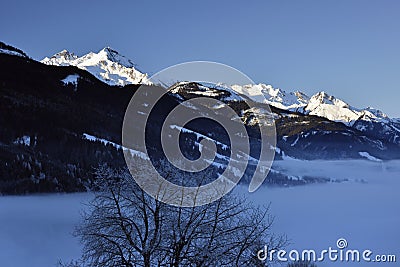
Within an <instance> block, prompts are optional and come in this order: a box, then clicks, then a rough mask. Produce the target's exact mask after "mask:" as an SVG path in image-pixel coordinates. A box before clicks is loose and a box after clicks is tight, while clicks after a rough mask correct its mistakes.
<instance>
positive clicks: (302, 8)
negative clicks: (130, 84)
mask: <svg viewBox="0 0 400 267" xmlns="http://www.w3.org/2000/svg"><path fill="white" fill-rule="evenodd" d="M1 1H2V2H3V3H1V7H2V8H1V10H0V25H1V26H0V40H2V41H4V42H6V43H8V44H11V45H14V46H16V47H18V48H21V49H22V50H24V51H25V52H27V53H28V54H29V55H30V56H31V57H33V58H35V59H42V58H43V57H45V56H49V55H52V54H54V53H56V52H58V51H60V50H62V49H68V50H70V51H73V52H75V53H76V54H78V55H82V54H84V53H87V52H89V51H92V50H93V51H97V50H100V49H101V48H103V47H104V46H111V47H113V48H114V49H116V50H117V51H119V52H120V53H121V54H123V55H125V56H127V57H129V58H131V59H132V60H133V61H135V62H136V63H137V64H138V65H139V66H140V69H141V70H143V71H145V72H150V73H155V72H157V71H160V70H161V69H163V68H165V67H168V66H171V65H174V64H177V63H182V62H185V61H192V60H210V61H217V62H221V63H224V64H228V65H230V66H232V67H235V68H237V69H239V70H241V71H242V72H244V73H245V74H247V75H248V76H249V77H250V78H252V79H253V80H254V81H256V82H263V83H270V84H272V85H273V86H275V87H279V88H282V89H284V90H288V91H292V90H301V91H304V92H305V93H307V94H310V95H311V94H313V93H315V92H317V91H322V90H324V91H326V92H328V93H330V94H333V95H335V96H337V97H339V98H342V99H344V100H345V101H347V102H349V103H350V104H352V105H354V106H356V107H366V106H373V107H375V108H379V109H381V110H383V111H384V112H386V113H387V114H388V115H390V116H394V117H400V109H399V107H398V106H399V104H398V103H400V90H399V89H400V85H399V84H400V83H399V80H400V75H399V72H400V31H399V29H400V16H399V14H400V2H399V1H395V0H393V1H388V0H383V1H352V0H349V1H345V0H339V1H307V0H305V1H232V0H231V1H224V0H221V1H208V0H204V1H196V2H195V1H144V0H143V1H140V2H139V1H125V2H124V1H113V2H111V1H107V2H106V1H93V0H88V1H76V0H73V1H68V2H66V1H41V2H39V1H28V0H26V1H20V0H16V1H4V0H1Z"/></svg>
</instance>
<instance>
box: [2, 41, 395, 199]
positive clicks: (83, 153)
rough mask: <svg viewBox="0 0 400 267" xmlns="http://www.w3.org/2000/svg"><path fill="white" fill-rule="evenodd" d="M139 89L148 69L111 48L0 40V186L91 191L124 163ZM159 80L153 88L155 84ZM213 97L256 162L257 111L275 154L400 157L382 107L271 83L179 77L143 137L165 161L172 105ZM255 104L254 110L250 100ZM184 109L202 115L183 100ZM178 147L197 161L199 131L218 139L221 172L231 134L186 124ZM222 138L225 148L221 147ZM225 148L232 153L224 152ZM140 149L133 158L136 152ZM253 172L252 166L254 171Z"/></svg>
mask: <svg viewBox="0 0 400 267" xmlns="http://www.w3.org/2000/svg"><path fill="white" fill-rule="evenodd" d="M140 85H144V86H145V87H146V88H148V89H147V90H151V88H152V82H151V80H150V79H149V78H148V75H147V74H145V73H142V72H140V71H139V70H138V69H137V66H136V65H135V64H134V63H133V62H132V61H131V60H129V59H127V58H125V57H124V56H122V55H120V54H119V53H118V52H117V51H115V50H113V49H111V48H108V47H107V48H104V49H102V50H101V51H99V52H98V53H92V52H91V53H88V54H86V55H84V56H82V57H78V56H76V55H75V54H73V53H70V52H68V51H66V50H64V51H61V52H60V53H57V54H55V55H54V56H52V57H50V58H45V59H43V60H42V62H38V61H35V60H33V59H31V58H29V57H28V56H27V55H26V54H25V53H24V52H23V51H21V50H20V49H17V48H14V47H12V46H9V45H6V44H4V43H0V92H1V96H0V114H1V115H0V125H2V127H1V129H0V164H1V165H2V166H3V167H2V168H1V170H0V192H1V193H3V194H20V193H29V192H55V191H56V192H74V191H83V190H88V189H91V188H92V187H93V185H94V184H95V183H94V179H95V178H94V175H93V172H94V171H93V169H94V168H95V167H96V166H97V165H98V164H99V163H101V162H106V163H107V164H110V165H113V166H115V167H123V166H124V164H125V162H124V159H123V155H122V148H121V126H122V121H123V117H124V113H125V110H126V107H127V105H128V103H129V101H130V99H131V97H132V96H133V95H134V94H135V92H136V91H137V88H138V87H139V86H140ZM153 86H154V85H153ZM198 96H207V97H213V98H215V99H218V100H220V101H222V102H224V103H225V104H226V105H229V106H230V107H232V109H233V110H235V111H236V112H237V114H240V116H241V118H242V120H243V122H244V123H245V125H246V127H247V129H248V131H249V136H250V137H251V140H250V142H251V147H252V149H251V151H250V154H251V155H250V156H251V157H252V158H255V159H257V156H258V154H259V145H258V144H259V139H260V133H259V131H257V129H256V127H254V124H253V122H252V115H251V112H263V110H266V108H267V107H266V105H269V106H270V107H271V111H272V112H273V114H274V118H275V125H276V131H277V146H276V149H275V151H276V154H275V159H276V160H315V159H356V158H364V159H367V160H374V161H381V160H391V159H396V158H400V153H399V152H400V138H399V136H400V130H399V129H400V122H399V120H398V119H392V118H389V117H388V116H386V115H385V114H384V113H382V112H381V111H379V110H375V109H372V108H365V109H358V108H355V107H352V106H351V105H349V104H347V103H346V102H344V101H342V100H340V99H337V98H335V97H333V96H330V95H328V94H327V93H324V92H320V93H317V94H315V95H313V96H311V97H309V96H307V95H305V94H304V93H301V92H293V93H287V92H285V91H283V90H280V89H277V88H273V87H272V86H271V85H266V84H257V85H210V84H204V83H198V82H197V83H196V82H185V81H183V82H179V83H177V84H175V85H173V86H172V87H171V88H169V93H168V94H167V95H166V97H165V98H163V99H162V105H160V108H159V109H158V110H157V111H156V112H154V113H153V118H152V119H151V120H149V126H148V127H150V129H151V131H152V132H154V133H158V134H154V135H152V136H151V137H149V139H148V140H147V141H148V142H149V150H151V151H154V156H155V158H158V159H162V157H163V153H162V149H161V147H160V143H159V138H160V134H161V133H160V131H159V130H160V125H162V123H161V122H162V121H163V120H164V119H165V116H166V114H168V111H169V110H171V109H172V108H174V107H175V106H176V105H178V104H180V103H183V102H184V101H185V100H188V99H191V98H195V97H198ZM244 100H246V101H252V102H253V103H254V105H256V106H257V107H258V109H257V111H250V110H249V109H248V106H246V105H245V101H244ZM186 112H194V113H195V112H196V107H191V106H187V107H186ZM182 136H183V140H182V150H184V151H185V153H184V154H185V155H187V156H188V157H192V158H196V157H198V153H199V150H200V147H199V136H203V138H209V139H212V140H214V141H217V142H216V143H217V149H218V153H219V157H217V159H216V162H215V163H216V164H215V165H214V166H216V168H215V171H216V172H219V171H220V167H221V166H226V163H227V161H228V160H229V153H228V152H227V149H226V147H229V146H230V143H229V139H228V138H227V136H226V134H224V131H223V129H220V128H219V127H218V126H217V125H215V123H213V122H212V121H211V120H202V121H198V122H193V123H189V124H188V125H186V126H185V131H184V134H183V135H182ZM218 144H219V145H218ZM228 151H229V149H228ZM140 153H141V152H140V151H137V153H136V156H139V157H140V155H141V154H140ZM252 171H254V170H252V169H251V167H250V168H249V169H248V170H247V173H246V174H247V175H248V176H249V177H250V176H251V172H252ZM324 179H325V178H324V177H301V175H299V177H296V179H293V177H289V176H288V175H286V174H285V173H284V171H282V170H279V169H278V168H276V167H275V166H272V170H271V172H270V173H269V175H268V178H267V183H269V184H280V185H287V184H304V183H308V182H315V181H324Z"/></svg>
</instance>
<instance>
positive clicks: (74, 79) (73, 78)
mask: <svg viewBox="0 0 400 267" xmlns="http://www.w3.org/2000/svg"><path fill="white" fill-rule="evenodd" d="M78 79H79V75H78V74H72V75H68V76H67V77H65V78H64V79H62V80H61V81H62V82H63V83H64V84H65V85H68V84H73V85H77V84H78Z"/></svg>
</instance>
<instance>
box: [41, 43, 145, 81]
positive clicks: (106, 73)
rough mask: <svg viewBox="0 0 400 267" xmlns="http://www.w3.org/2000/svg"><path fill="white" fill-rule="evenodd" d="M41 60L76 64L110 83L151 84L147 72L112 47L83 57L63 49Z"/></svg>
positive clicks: (58, 64)
mask: <svg viewBox="0 0 400 267" xmlns="http://www.w3.org/2000/svg"><path fill="white" fill-rule="evenodd" d="M41 62H42V63H45V64H47V65H56V66H69V65H72V66H76V67H78V68H80V69H84V70H87V71H88V72H90V73H91V74H93V75H94V76H95V77H96V78H98V79H99V80H101V81H104V82H105V83H107V84H109V85H126V84H150V81H149V79H148V77H147V74H144V73H141V72H140V71H138V70H137V69H136V65H135V64H134V63H133V62H132V61H131V60H129V59H127V58H126V57H124V56H122V55H120V54H119V53H118V52H117V51H115V50H113V49H111V48H110V47H106V48H104V49H102V50H100V51H99V52H98V53H93V52H90V53H88V54H86V55H83V56H81V57H79V56H77V55H75V54H74V53H70V52H69V51H67V50H63V51H61V52H59V53H57V54H55V55H53V56H52V57H50V58H48V57H46V58H44V59H43V60H41Z"/></svg>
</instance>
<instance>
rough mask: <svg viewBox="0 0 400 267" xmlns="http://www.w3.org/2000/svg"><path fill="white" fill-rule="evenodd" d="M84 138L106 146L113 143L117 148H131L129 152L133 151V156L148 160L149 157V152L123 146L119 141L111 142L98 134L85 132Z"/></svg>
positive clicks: (124, 149)
mask: <svg viewBox="0 0 400 267" xmlns="http://www.w3.org/2000/svg"><path fill="white" fill-rule="evenodd" d="M83 138H84V139H87V140H89V141H92V142H101V143H103V144H104V145H105V146H106V145H111V146H113V147H115V149H122V150H123V151H126V150H129V152H130V153H131V155H132V156H136V157H139V158H141V159H144V160H148V159H149V157H148V156H147V154H146V153H144V152H142V151H138V150H134V149H128V148H126V147H123V146H121V145H119V144H117V143H114V142H111V141H109V140H106V139H103V138H99V137H96V136H93V135H90V134H86V133H84V134H83Z"/></svg>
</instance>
